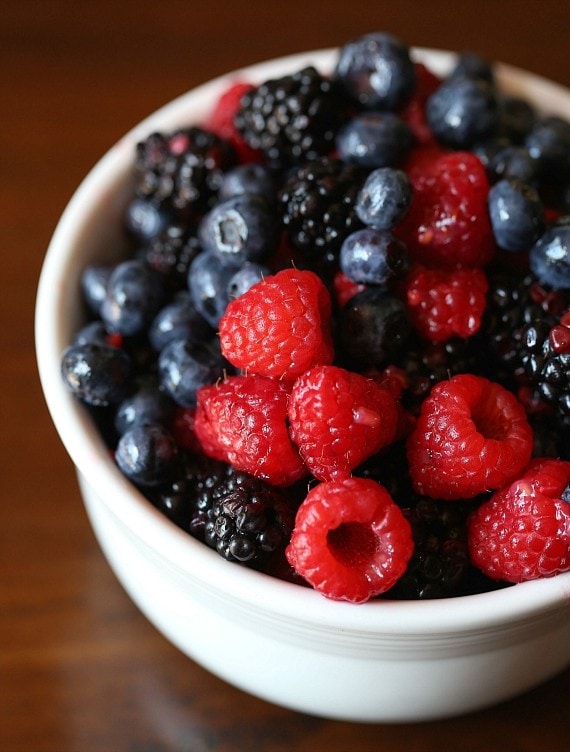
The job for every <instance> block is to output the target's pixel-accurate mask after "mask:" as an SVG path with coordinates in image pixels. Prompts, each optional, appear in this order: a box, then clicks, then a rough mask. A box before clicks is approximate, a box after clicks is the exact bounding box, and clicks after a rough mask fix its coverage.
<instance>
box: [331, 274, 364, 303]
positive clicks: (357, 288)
mask: <svg viewBox="0 0 570 752" xmlns="http://www.w3.org/2000/svg"><path fill="white" fill-rule="evenodd" d="M333 289H334V294H335V298H336V303H337V305H338V307H339V308H343V307H344V306H345V305H346V304H347V303H348V301H349V300H350V299H351V298H353V297H354V296H355V295H357V294H358V293H359V292H362V291H363V290H365V289H366V285H362V284H360V283H358V282H353V281H352V280H351V279H350V277H347V276H346V274H343V273H342V272H340V271H339V272H337V273H336V274H335V275H334V278H333Z"/></svg>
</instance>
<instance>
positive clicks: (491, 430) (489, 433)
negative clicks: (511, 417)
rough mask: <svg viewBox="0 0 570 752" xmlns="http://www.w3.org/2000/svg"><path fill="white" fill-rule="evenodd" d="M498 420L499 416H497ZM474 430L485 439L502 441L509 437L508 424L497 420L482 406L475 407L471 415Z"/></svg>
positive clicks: (494, 415)
mask: <svg viewBox="0 0 570 752" xmlns="http://www.w3.org/2000/svg"><path fill="white" fill-rule="evenodd" d="M498 417H499V418H500V417H501V416H498ZM471 420H472V421H473V423H474V424H475V428H476V429H477V431H478V433H480V434H481V435H482V436H483V437H484V438H485V439H495V440H496V441H504V440H505V439H506V438H507V436H508V435H509V422H508V421H505V420H500V419H497V416H496V414H494V413H493V412H492V411H490V410H488V409H487V408H486V407H484V406H477V407H475V408H474V410H473V412H472V413H471Z"/></svg>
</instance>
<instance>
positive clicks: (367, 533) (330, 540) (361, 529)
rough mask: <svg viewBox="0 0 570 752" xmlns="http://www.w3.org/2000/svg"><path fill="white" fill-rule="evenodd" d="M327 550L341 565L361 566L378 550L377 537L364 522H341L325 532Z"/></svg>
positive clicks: (354, 567) (353, 567)
mask: <svg viewBox="0 0 570 752" xmlns="http://www.w3.org/2000/svg"><path fill="white" fill-rule="evenodd" d="M327 544H328V547H329V551H330V552H331V554H332V555H333V556H334V558H335V559H336V560H337V561H338V562H339V563H340V564H342V565H343V566H345V567H349V568H351V569H356V568H359V567H362V566H363V565H364V564H366V563H367V562H369V561H370V560H371V559H372V558H373V557H374V556H375V555H376V552H377V551H378V537H377V536H376V534H375V533H374V531H373V530H372V529H371V527H370V525H367V524H365V523H364V522H343V523H342V524H341V525H339V526H338V527H336V528H334V530H329V532H328V534H327Z"/></svg>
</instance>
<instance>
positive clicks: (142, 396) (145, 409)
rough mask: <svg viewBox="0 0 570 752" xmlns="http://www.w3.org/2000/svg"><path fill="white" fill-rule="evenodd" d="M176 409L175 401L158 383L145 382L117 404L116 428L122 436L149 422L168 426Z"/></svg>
mask: <svg viewBox="0 0 570 752" xmlns="http://www.w3.org/2000/svg"><path fill="white" fill-rule="evenodd" d="M174 410H175V405H174V403H173V402H172V400H171V399H170V397H168V395H166V394H165V393H164V392H163V391H161V390H160V389H159V387H158V384H157V383H154V382H149V383H144V384H142V385H141V386H140V387H139V388H138V389H137V390H136V391H135V392H133V394H130V395H129V396H128V397H126V398H125V399H124V400H123V401H122V402H120V403H119V405H118V406H117V410H116V412H115V421H114V422H115V429H116V430H117V433H118V434H119V435H120V436H121V435H122V434H124V433H126V432H127V431H129V430H130V429H131V428H134V427H135V426H142V425H146V424H149V423H158V424H160V425H162V426H165V427H168V426H169V425H170V421H171V420H172V417H173V415H174Z"/></svg>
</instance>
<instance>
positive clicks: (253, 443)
mask: <svg viewBox="0 0 570 752" xmlns="http://www.w3.org/2000/svg"><path fill="white" fill-rule="evenodd" d="M288 399H289V387H288V386H287V384H285V382H283V381H277V380H276V379H267V378H264V377H263V376H230V377H228V378H227V379H225V380H224V381H222V382H221V383H219V384H212V385H211V386H206V387H202V388H201V389H199V390H198V395H197V407H196V418H195V423H194V430H195V431H196V436H197V437H198V440H199V441H200V444H201V446H202V450H203V452H204V453H205V454H207V455H208V456H209V457H213V458H214V459H218V460H222V461H223V462H227V463H228V464H230V465H233V466H234V467H235V468H236V469H237V470H242V471H244V472H246V473H249V474H250V475H253V476H255V477H256V478H262V479H263V480H266V481H267V482H268V483H271V484H272V485H274V486H288V485H291V484H292V483H294V482H295V481H297V480H299V478H302V477H303V476H304V475H305V474H306V473H307V469H306V467H305V465H304V464H303V461H302V460H301V458H300V457H299V454H298V452H297V450H296V448H295V447H294V446H293V444H292V443H291V439H290V438H289V433H288V430H287V422H286V421H287V403H288Z"/></svg>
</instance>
